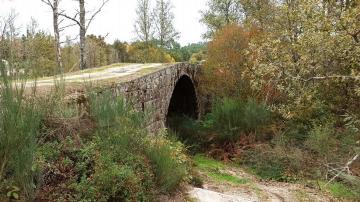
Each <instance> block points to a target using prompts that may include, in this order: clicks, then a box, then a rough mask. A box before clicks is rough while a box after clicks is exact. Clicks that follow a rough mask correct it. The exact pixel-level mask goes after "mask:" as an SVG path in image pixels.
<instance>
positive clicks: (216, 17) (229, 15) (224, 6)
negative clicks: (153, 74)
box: [201, 0, 243, 38]
mask: <svg viewBox="0 0 360 202" xmlns="http://www.w3.org/2000/svg"><path fill="white" fill-rule="evenodd" d="M207 4H208V9H207V10H205V11H202V12H201V15H202V18H201V22H202V23H204V24H205V25H206V26H207V28H208V31H207V33H205V34H204V37H205V38H211V37H212V36H214V34H215V32H216V31H217V30H219V29H221V28H222V27H224V26H226V25H229V24H232V23H240V22H241V20H242V18H243V12H242V6H241V3H240V1H239V0H209V1H208V3H207Z"/></svg>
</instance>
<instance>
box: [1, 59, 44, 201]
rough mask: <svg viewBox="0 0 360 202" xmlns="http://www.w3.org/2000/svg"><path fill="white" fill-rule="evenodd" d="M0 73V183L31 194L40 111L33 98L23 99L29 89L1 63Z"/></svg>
mask: <svg viewBox="0 0 360 202" xmlns="http://www.w3.org/2000/svg"><path fill="white" fill-rule="evenodd" d="M0 74H1V88H0V182H2V181H3V180H7V181H12V182H13V183H14V184H15V185H17V186H19V187H21V189H22V192H25V194H31V192H32V188H33V181H32V177H33V176H32V163H33V159H34V155H35V149H36V136H37V134H38V133H39V129H40V121H41V118H42V111H41V109H40V108H39V107H38V103H37V100H36V99H35V98H34V97H32V98H29V99H25V97H24V96H25V90H30V88H27V89H25V86H24V83H23V81H22V80H20V79H18V78H17V77H15V75H10V76H8V75H7V74H8V72H6V70H5V67H4V65H3V64H2V63H1V62H0ZM14 83H15V85H14Z"/></svg>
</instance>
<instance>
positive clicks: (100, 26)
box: [0, 0, 206, 44]
mask: <svg viewBox="0 0 360 202" xmlns="http://www.w3.org/2000/svg"><path fill="white" fill-rule="evenodd" d="M100 2H101V1H100V0H91V1H89V3H88V5H87V9H88V10H89V11H91V10H94V9H95V8H96V6H97V5H99V3H100ZM152 3H153V4H155V0H152ZM173 4H174V14H175V27H176V29H177V30H178V31H179V32H180V33H181V35H180V39H179V41H180V43H181V44H187V43H192V42H198V41H201V40H202V38H201V35H202V34H203V33H204V32H205V28H204V26H203V25H202V24H200V22H199V20H200V13H199V11H200V10H202V9H204V8H205V5H206V0H173ZM61 7H62V8H64V9H66V10H67V11H69V12H71V11H74V10H75V9H76V4H74V1H72V0H62V2H61ZM135 8H136V0H110V2H109V3H108V4H107V5H106V6H105V7H104V9H103V11H102V12H101V13H100V14H99V15H98V16H97V18H96V19H95V20H94V22H93V24H92V25H91V27H90V28H89V31H88V34H96V35H106V34H109V35H108V37H107V40H108V41H113V40H114V39H120V40H122V41H132V40H134V39H135V37H136V34H135V33H134V21H135V18H136V13H135ZM11 9H15V11H16V12H17V13H19V16H18V21H17V23H18V24H19V25H21V27H22V29H23V30H24V28H25V27H26V24H27V23H28V22H29V21H30V18H31V17H34V18H35V19H36V20H37V21H38V22H39V25H40V28H41V29H43V30H45V31H48V32H51V31H52V15H51V11H50V9H49V8H48V7H47V6H46V5H45V4H44V3H42V2H41V0H11V1H10V0H0V16H6V15H7V14H8V13H9V12H10V11H11ZM76 34H77V29H76V28H75V27H74V28H71V29H68V30H67V31H66V32H65V33H64V35H72V36H75V35H76Z"/></svg>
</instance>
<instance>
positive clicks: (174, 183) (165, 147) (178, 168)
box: [146, 136, 190, 193]
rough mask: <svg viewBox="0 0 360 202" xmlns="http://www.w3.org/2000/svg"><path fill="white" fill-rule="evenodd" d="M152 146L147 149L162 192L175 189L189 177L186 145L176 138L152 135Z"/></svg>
mask: <svg viewBox="0 0 360 202" xmlns="http://www.w3.org/2000/svg"><path fill="white" fill-rule="evenodd" d="M149 141H150V143H151V144H150V145H151V146H150V147H149V148H148V149H147V150H146V153H147V156H148V157H149V159H150V161H151V162H152V164H154V170H155V176H156V178H157V184H158V185H159V186H160V190H161V191H162V192H165V193H167V192H171V191H174V190H175V189H176V188H177V187H178V185H179V184H181V183H183V182H185V181H186V180H187V178H188V176H189V175H190V174H189V170H188V168H189V167H190V165H189V159H188V157H187V156H186V155H184V153H185V152H186V150H185V148H184V146H183V145H182V144H181V143H180V142H177V141H175V140H172V141H171V140H168V139H166V138H164V137H161V136H158V137H152V138H151V139H150V140H149Z"/></svg>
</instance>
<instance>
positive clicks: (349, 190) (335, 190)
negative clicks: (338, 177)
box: [320, 182, 360, 201]
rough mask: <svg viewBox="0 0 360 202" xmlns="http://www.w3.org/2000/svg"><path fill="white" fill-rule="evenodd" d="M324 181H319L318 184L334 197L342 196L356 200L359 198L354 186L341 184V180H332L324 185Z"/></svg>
mask: <svg viewBox="0 0 360 202" xmlns="http://www.w3.org/2000/svg"><path fill="white" fill-rule="evenodd" d="M324 185H325V183H324V182H320V186H321V188H322V189H325V190H326V191H328V192H330V193H331V195H333V196H334V197H336V198H342V199H345V200H354V201H358V200H359V199H360V192H359V190H356V188H355V187H352V186H349V185H346V184H343V183H341V182H334V183H331V184H329V185H328V186H326V187H325V186H324Z"/></svg>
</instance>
